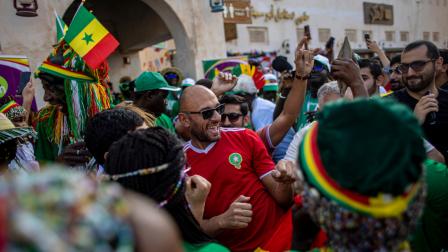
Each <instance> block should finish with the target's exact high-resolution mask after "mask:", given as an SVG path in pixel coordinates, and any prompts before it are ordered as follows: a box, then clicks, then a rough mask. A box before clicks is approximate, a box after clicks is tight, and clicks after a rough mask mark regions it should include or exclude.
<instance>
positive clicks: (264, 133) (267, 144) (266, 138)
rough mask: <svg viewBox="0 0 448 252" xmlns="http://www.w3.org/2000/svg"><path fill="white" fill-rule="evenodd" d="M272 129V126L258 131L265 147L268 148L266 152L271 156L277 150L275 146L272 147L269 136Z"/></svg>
mask: <svg viewBox="0 0 448 252" xmlns="http://www.w3.org/2000/svg"><path fill="white" fill-rule="evenodd" d="M270 128H271V125H270V124H269V125H268V126H265V127H263V128H262V129H260V130H257V134H258V136H259V137H260V139H261V141H262V142H263V144H264V147H266V150H267V151H268V153H269V155H271V154H272V152H273V151H274V149H275V146H274V145H272V141H271V137H270V136H269V129H270Z"/></svg>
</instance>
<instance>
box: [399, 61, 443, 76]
mask: <svg viewBox="0 0 448 252" xmlns="http://www.w3.org/2000/svg"><path fill="white" fill-rule="evenodd" d="M433 61H435V59H429V60H416V61H414V62H411V63H409V64H408V63H401V64H400V66H399V67H398V68H399V69H400V71H401V72H402V73H407V72H408V71H409V68H412V69H413V70H414V71H416V72H420V71H422V70H423V69H424V68H425V66H426V64H427V63H428V62H433Z"/></svg>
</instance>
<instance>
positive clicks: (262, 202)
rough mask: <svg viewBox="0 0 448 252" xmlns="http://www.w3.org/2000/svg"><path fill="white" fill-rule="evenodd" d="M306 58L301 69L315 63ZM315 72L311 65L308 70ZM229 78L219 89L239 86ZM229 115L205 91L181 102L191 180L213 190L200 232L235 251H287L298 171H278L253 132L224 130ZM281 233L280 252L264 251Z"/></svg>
mask: <svg viewBox="0 0 448 252" xmlns="http://www.w3.org/2000/svg"><path fill="white" fill-rule="evenodd" d="M306 55H307V57H308V59H306V60H305V58H304V56H305V52H304V51H302V50H300V51H299V56H300V59H302V60H303V61H302V62H301V64H305V63H304V62H310V61H311V62H312V59H311V52H308V51H307V53H306ZM311 66H312V63H311V64H307V66H306V67H307V68H311ZM298 69H303V68H301V67H298ZM229 75H230V74H226V73H221V74H220V75H219V76H218V77H217V78H215V81H214V82H221V83H220V84H219V85H215V86H223V85H225V83H228V82H233V83H234V82H235V79H234V78H232V76H231V75H230V76H229ZM296 78H298V79H301V80H302V81H304V80H305V79H306V78H308V75H307V74H306V73H305V72H300V73H298V74H297V77H296ZM221 84H222V85H221ZM212 89H213V88H212ZM224 111H225V108H224V105H223V104H220V103H219V101H218V99H217V97H216V95H215V94H214V93H213V92H212V91H211V90H210V89H207V88H205V87H203V86H199V85H195V86H192V87H188V88H186V89H185V91H184V93H183V95H182V96H181V109H180V113H179V120H180V122H181V123H182V124H183V125H184V127H186V128H189V129H190V133H191V141H190V142H188V143H187V144H186V145H185V147H184V151H185V153H186V157H187V163H188V165H190V167H191V170H190V171H189V173H188V174H189V175H200V176H202V177H204V178H205V179H207V180H208V181H209V182H210V183H211V184H212V186H211V190H210V193H209V195H208V197H207V201H206V204H205V209H204V220H203V221H201V226H202V228H203V229H204V230H205V231H206V233H208V234H209V235H211V236H212V237H214V238H216V239H217V240H218V241H219V242H220V243H222V244H224V245H225V246H227V247H229V248H230V249H231V250H232V251H253V250H255V249H257V248H259V247H261V248H263V249H264V250H268V251H285V250H288V249H289V246H290V243H291V237H292V233H291V232H292V229H291V220H292V217H291V215H290V214H291V212H290V211H288V209H289V208H290V206H291V205H292V200H293V191H292V184H293V182H294V181H295V174H294V167H293V166H292V164H291V162H284V161H282V162H280V163H279V164H277V166H275V165H274V163H273V162H272V159H271V157H270V156H269V155H268V153H267V151H266V148H265V147H264V145H263V143H262V141H261V140H260V138H259V137H258V135H257V134H256V133H255V132H254V131H252V130H249V129H244V128H220V123H221V119H222V117H221V115H222V114H223V113H224ZM226 117H227V118H226V120H228V115H226ZM233 119H234V118H233ZM288 224H289V225H288ZM288 227H289V228H288ZM279 229H281V230H283V231H284V232H285V233H283V235H281V236H280V237H276V240H275V244H276V247H274V248H273V247H271V248H269V247H268V248H267V247H265V245H266V243H268V241H270V240H271V238H273V237H274V234H276V230H279ZM277 234H278V233H277Z"/></svg>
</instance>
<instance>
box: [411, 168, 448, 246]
mask: <svg viewBox="0 0 448 252" xmlns="http://www.w3.org/2000/svg"><path fill="white" fill-rule="evenodd" d="M425 166H426V177H425V179H426V186H427V197H426V202H425V203H426V204H425V209H424V211H423V215H422V217H421V218H420V221H419V223H418V226H417V229H416V231H415V232H414V234H413V235H412V236H411V239H410V241H411V247H412V251H448V168H447V167H446V165H444V164H440V163H437V162H435V161H432V160H427V161H426V162H425Z"/></svg>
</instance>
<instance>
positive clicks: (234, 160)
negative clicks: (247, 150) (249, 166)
mask: <svg viewBox="0 0 448 252" xmlns="http://www.w3.org/2000/svg"><path fill="white" fill-rule="evenodd" d="M242 162H243V157H242V156H241V154H239V153H236V152H235V153H232V154H230V155H229V163H230V164H231V165H233V166H235V168H237V169H241V163H242Z"/></svg>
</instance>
